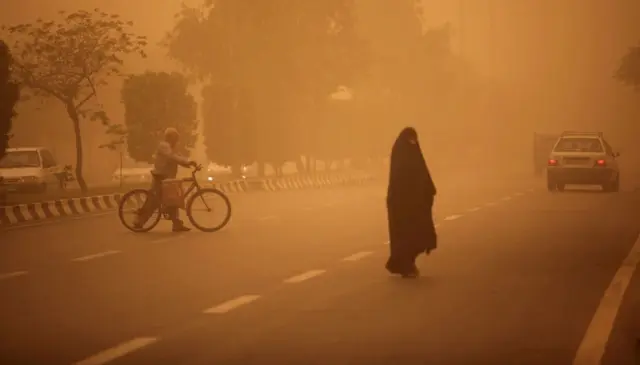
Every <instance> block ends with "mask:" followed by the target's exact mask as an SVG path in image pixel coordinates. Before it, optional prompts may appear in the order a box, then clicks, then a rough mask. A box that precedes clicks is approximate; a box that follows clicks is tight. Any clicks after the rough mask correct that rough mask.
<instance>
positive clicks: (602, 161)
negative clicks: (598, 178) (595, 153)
mask: <svg viewBox="0 0 640 365" xmlns="http://www.w3.org/2000/svg"><path fill="white" fill-rule="evenodd" d="M596 165H598V166H606V165H607V161H605V160H598V161H596Z"/></svg>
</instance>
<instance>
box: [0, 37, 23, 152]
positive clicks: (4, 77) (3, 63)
mask: <svg viewBox="0 0 640 365" xmlns="http://www.w3.org/2000/svg"><path fill="white" fill-rule="evenodd" d="M19 99H20V91H19V89H18V85H17V84H16V83H14V82H12V81H11V53H10V52H9V47H7V45H6V44H5V43H4V42H3V41H0V160H1V159H2V158H3V157H4V155H5V153H6V151H7V148H8V147H9V139H10V138H11V122H12V120H13V117H14V116H15V111H14V108H15V106H16V104H17V103H18V100H19Z"/></svg>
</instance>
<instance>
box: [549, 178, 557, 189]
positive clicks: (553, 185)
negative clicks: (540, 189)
mask: <svg viewBox="0 0 640 365" xmlns="http://www.w3.org/2000/svg"><path fill="white" fill-rule="evenodd" d="M556 187H557V184H556V183H555V182H553V181H551V180H549V179H547V190H548V191H555V190H556Z"/></svg>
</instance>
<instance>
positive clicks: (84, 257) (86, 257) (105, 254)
mask: <svg viewBox="0 0 640 365" xmlns="http://www.w3.org/2000/svg"><path fill="white" fill-rule="evenodd" d="M118 253H120V251H105V252H100V253H96V254H93V255H87V256H82V257H76V258H75V259H72V260H71V261H74V262H82V261H89V260H95V259H99V258H101V257H105V256H111V255H115V254H118Z"/></svg>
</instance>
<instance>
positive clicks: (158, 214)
mask: <svg viewBox="0 0 640 365" xmlns="http://www.w3.org/2000/svg"><path fill="white" fill-rule="evenodd" d="M200 170H202V166H201V165H198V166H195V167H194V168H193V170H192V171H191V177H187V178H183V179H178V180H179V181H180V183H185V182H187V183H191V185H190V186H189V188H188V189H187V190H186V191H185V193H184V197H183V199H184V200H185V208H184V210H185V211H186V214H187V218H189V222H191V224H192V225H193V226H194V227H196V228H197V229H199V230H200V231H202V232H216V231H219V230H220V229H222V228H224V227H225V226H226V225H227V223H229V220H230V219H231V202H230V201H229V198H228V197H227V196H226V194H225V193H223V192H222V191H220V190H218V189H216V188H213V187H211V188H203V187H201V186H200V184H199V183H198V180H197V179H196V173H198V172H199V171H200ZM194 190H195V192H194ZM192 192H193V194H191V193H192ZM207 194H212V195H213V196H214V197H218V198H221V199H222V201H223V202H224V205H225V208H226V215H225V216H224V219H223V220H222V223H220V224H218V225H216V226H213V227H205V226H204V225H202V224H200V223H199V222H198V221H196V219H195V218H194V217H193V204H194V202H196V200H197V199H198V198H200V200H202V202H203V203H204V206H205V207H206V210H207V212H209V213H210V212H212V210H213V209H212V208H210V207H209V205H208V204H207V201H206V200H205V198H204V196H205V195H207ZM154 195H155V193H154V192H153V191H151V190H148V189H133V190H131V191H129V192H127V193H126V194H124V195H123V196H122V198H121V199H120V202H119V203H118V217H119V218H120V222H121V223H122V224H123V225H124V226H125V227H126V228H127V229H129V230H131V231H133V232H149V231H150V230H152V229H153V228H155V226H156V225H158V223H159V222H160V219H163V218H164V219H165V220H171V217H170V216H169V214H168V212H167V210H166V207H165V206H164V205H163V204H162V203H160V204H159V206H157V207H155V208H154V210H153V213H152V215H151V217H150V218H149V220H148V221H147V223H151V224H150V225H149V226H148V227H142V228H137V227H134V226H133V225H130V224H128V223H127V221H126V220H125V212H127V209H126V208H127V203H128V202H129V200H131V199H134V200H135V199H136V197H138V196H141V197H144V198H146V199H150V198H152V199H153V198H155V197H154ZM145 201H146V200H145V199H143V200H142V202H145ZM158 201H161V199H158ZM140 211H141V208H140V209H136V210H134V211H133V213H134V214H135V215H136V217H137V215H139V214H140Z"/></svg>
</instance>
